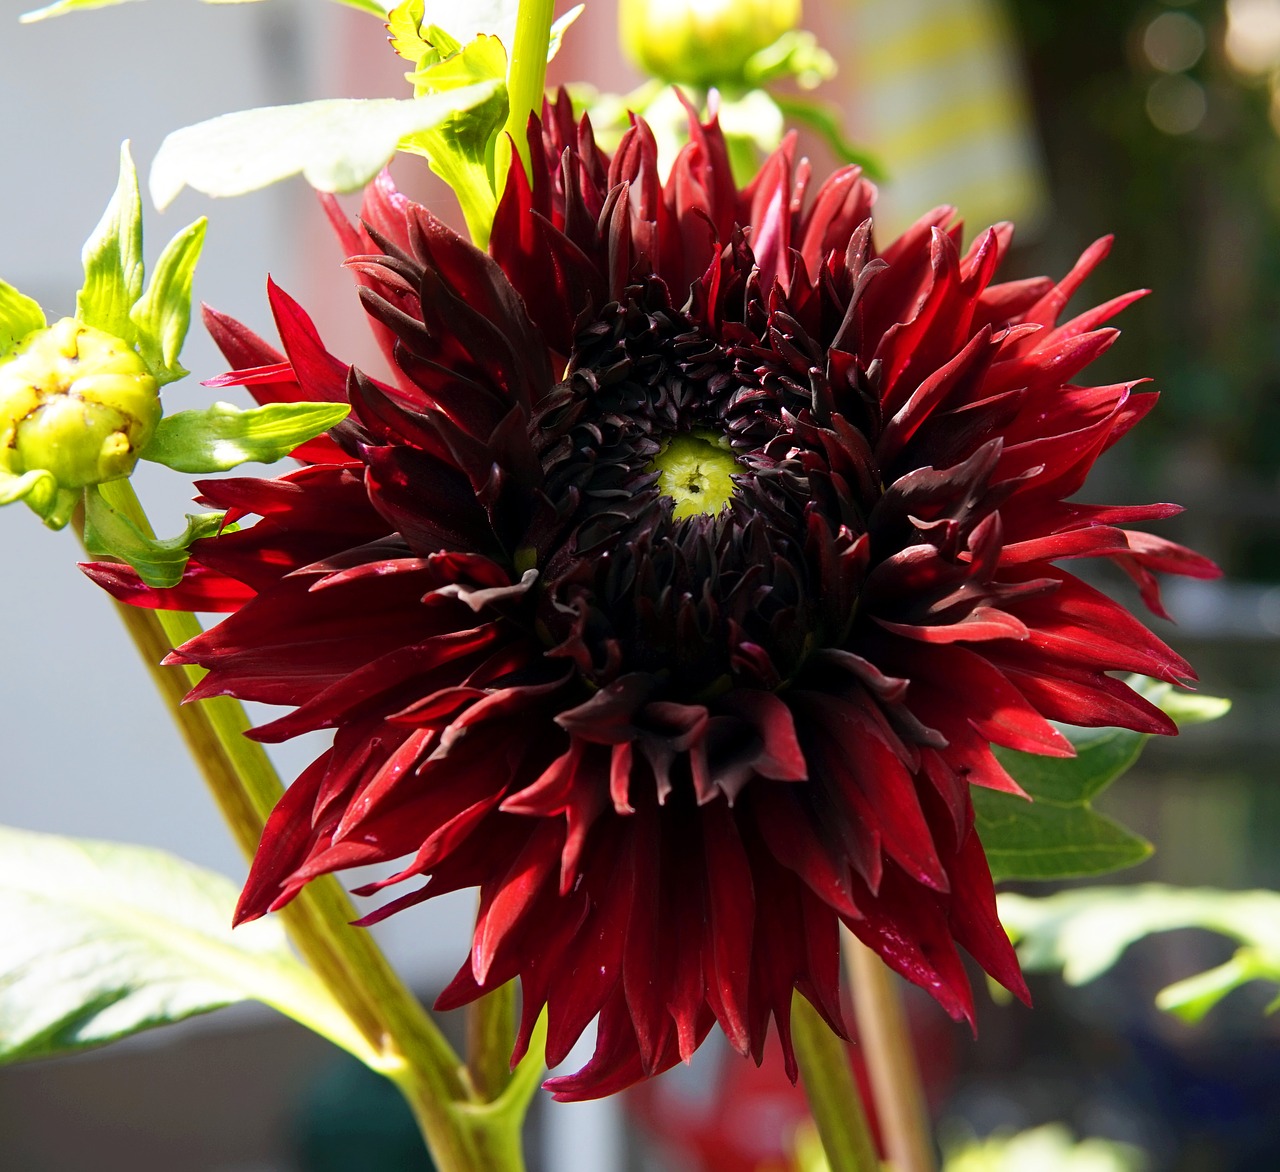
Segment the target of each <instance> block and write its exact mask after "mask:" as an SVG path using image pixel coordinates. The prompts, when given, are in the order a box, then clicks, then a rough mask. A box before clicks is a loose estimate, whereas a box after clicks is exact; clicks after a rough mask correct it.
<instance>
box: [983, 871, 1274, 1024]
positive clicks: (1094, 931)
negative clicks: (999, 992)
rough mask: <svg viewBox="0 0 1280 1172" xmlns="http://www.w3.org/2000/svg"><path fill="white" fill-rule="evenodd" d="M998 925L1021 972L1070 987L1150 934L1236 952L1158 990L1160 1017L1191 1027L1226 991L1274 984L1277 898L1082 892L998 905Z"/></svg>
mask: <svg viewBox="0 0 1280 1172" xmlns="http://www.w3.org/2000/svg"><path fill="white" fill-rule="evenodd" d="M999 907H1000V920H1001V922H1002V923H1003V924H1004V926H1005V930H1006V931H1007V932H1008V933H1009V935H1010V937H1011V938H1012V939H1013V941H1014V943H1015V944H1016V945H1017V946H1018V957H1019V959H1020V960H1021V961H1022V966H1023V968H1024V969H1027V970H1028V971H1031V972H1044V971H1056V970H1061V971H1062V976H1063V979H1064V980H1065V981H1066V982H1067V983H1068V984H1070V985H1083V984H1086V983H1087V982H1089V981H1092V980H1095V979H1096V978H1098V977H1100V976H1101V975H1102V974H1103V973H1105V972H1106V971H1107V970H1108V969H1109V968H1111V967H1112V965H1114V964H1115V963H1116V962H1117V961H1118V960H1119V959H1120V957H1121V956H1122V955H1123V954H1124V951H1125V949H1127V948H1128V947H1129V946H1130V945H1132V944H1134V943H1136V942H1137V941H1139V940H1142V939H1143V938H1145V937H1147V936H1150V935H1152V934H1153V933H1155V932H1170V931H1173V930H1174V929H1177V928H1204V929H1207V930H1208V931H1211V932H1218V933H1220V934H1222V935H1224V936H1228V937H1230V938H1231V939H1233V940H1235V941H1237V942H1238V943H1239V944H1240V945H1241V947H1240V949H1239V951H1237V952H1236V954H1235V956H1234V957H1232V958H1231V960H1229V961H1227V963H1226V964H1223V965H1220V966H1218V967H1217V968H1214V969H1211V970H1209V971H1208V972H1204V973H1199V974H1195V975H1193V976H1190V977H1187V978H1186V979H1184V980H1181V981H1178V982H1177V983H1176V984H1173V985H1170V986H1169V987H1168V988H1166V989H1164V990H1162V991H1161V992H1160V994H1159V995H1158V996H1157V998H1156V1004H1157V1005H1159V1006H1160V1008H1161V1009H1165V1010H1168V1011H1170V1012H1172V1013H1176V1014H1178V1016H1180V1017H1183V1018H1185V1019H1186V1020H1188V1021H1197V1020H1199V1019H1200V1018H1201V1017H1203V1016H1204V1015H1205V1014H1206V1013H1207V1012H1208V1011H1209V1010H1210V1009H1211V1008H1213V1006H1214V1005H1216V1004H1217V1003H1218V1002H1219V1001H1221V1000H1222V998H1223V997H1225V996H1226V995H1227V994H1228V993H1230V992H1231V991H1232V990H1234V989H1236V988H1239V986H1241V985H1243V984H1246V983H1248V982H1249V981H1257V980H1265V981H1270V982H1273V983H1276V984H1280V894H1278V893H1276V892H1274V891H1217V890H1214V889H1212V888H1192V887H1170V886H1166V885H1164V884H1159V883H1145V884H1140V885H1137V886H1133V887H1086V888H1084V889H1082V890H1079V891H1064V892H1060V893H1059V894H1057V895H1050V896H1046V897H1044V898H1040V899H1032V898H1030V897H1028V896H1025V895H1014V894H1011V893H1006V894H1003V895H1001V896H1000V897H999Z"/></svg>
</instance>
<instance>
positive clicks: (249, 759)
mask: <svg viewBox="0 0 1280 1172" xmlns="http://www.w3.org/2000/svg"><path fill="white" fill-rule="evenodd" d="M103 491H105V492H107V493H109V503H110V504H111V505H112V506H113V507H114V508H116V509H118V510H120V511H122V512H123V513H125V515H126V516H128V517H129V519H130V520H131V521H133V523H134V524H135V525H137V526H138V527H139V528H140V529H143V531H144V532H148V533H150V532H151V529H150V524H149V522H148V521H147V518H146V514H145V513H144V512H143V509H142V506H141V504H140V502H139V501H138V498H137V496H136V494H135V493H134V491H133V487H132V485H131V484H130V483H129V482H128V481H127V480H120V481H114V482H112V483H111V484H110V485H108V486H104V490H103ZM116 608H117V611H118V613H119V614H120V616H121V619H122V620H123V622H124V624H125V627H126V629H127V630H128V632H129V634H130V636H131V637H132V638H133V641H134V644H135V645H136V646H137V648H138V650H139V653H140V654H141V655H142V658H143V660H144V662H145V663H146V664H147V667H148V670H149V671H150V672H151V675H152V678H153V680H154V681H155V683H156V686H157V688H158V689H159V691H160V694H161V696H162V697H163V698H164V701H165V704H166V706H167V707H168V708H169V711H170V713H171V714H172V716H173V718H174V720H175V721H176V723H177V725H178V727H179V729H180V731H181V732H182V735H183V738H184V739H185V740H186V742H187V746H188V748H189V749H190V750H191V753H192V756H193V757H194V759H195V760H196V762H197V764H198V765H199V766H200V769H201V772H202V773H203V774H204V777H205V780H206V782H207V783H208V785H209V788H210V790H211V792H212V793H213V796H214V799H215V801H216V802H217V804H218V808H219V810H220V811H221V813H222V815H223V818H224V819H225V820H226V822H227V825H228V826H229V827H230V829H231V832H232V835H233V836H234V837H235V839H236V842H237V843H238V844H239V846H240V848H241V850H243V851H244V853H245V855H246V856H247V857H249V858H252V857H253V854H254V852H255V851H256V850H257V848H258V843H259V840H260V839H261V836H262V828H263V825H264V824H265V822H266V818H267V815H268V814H269V813H270V812H271V810H272V808H273V807H274V806H275V804H276V802H277V801H278V800H279V799H280V796H281V795H282V794H283V793H284V786H283V785H282V784H281V782H280V778H279V776H278V775H277V773H276V771H275V767H274V766H273V765H272V764H271V761H270V759H269V758H268V757H267V755H266V753H265V751H264V750H263V748H262V746H261V745H259V744H257V743H256V742H254V741H251V740H249V739H248V738H247V737H245V736H244V733H245V731H246V730H247V729H248V728H249V727H250V724H249V720H248V717H247V716H246V714H245V711H244V708H243V707H242V705H241V704H240V702H239V701H237V700H233V699H230V698H229V697H216V698H212V699H208V700H202V701H201V702H200V703H198V704H184V703H183V698H184V697H185V696H186V694H187V692H188V691H189V690H190V688H191V687H193V686H194V685H195V684H196V683H198V682H199V680H200V678H201V677H202V676H203V675H204V674H205V673H204V669H202V668H199V667H195V666H190V665H186V666H182V667H179V668H177V669H176V670H174V669H171V668H165V667H162V666H160V662H161V660H162V659H163V658H164V657H165V655H167V654H168V652H169V651H170V650H171V649H172V648H173V647H176V646H179V645H180V644H182V643H185V642H186V641H187V640H188V639H191V638H194V637H195V636H196V635H198V634H199V633H200V631H201V627H200V623H199V620H198V619H197V618H196V617H195V615H193V614H190V613H187V612H184V611H157V610H143V609H140V608H137V607H133V606H126V605H123V604H119V603H117V604H116ZM280 915H281V917H282V919H283V920H284V923H285V926H286V929H287V930H288V932H289V936H290V938H291V939H292V941H293V943H294V945H295V946H296V947H297V949H298V951H299V952H300V953H301V954H302V956H303V957H304V958H305V959H306V961H307V962H308V963H309V964H310V965H311V967H312V968H313V969H314V970H315V972H316V974H317V975H318V976H319V977H320V979H321V980H322V981H323V982H324V984H325V986H326V988H327V989H328V990H329V992H330V993H331V994H332V995H333V997H334V999H335V1000H336V1001H337V1002H338V1004H339V1005H341V1007H342V1008H343V1010H344V1011H345V1012H346V1013H347V1015H348V1016H349V1017H350V1018H351V1021H352V1023H353V1025H354V1026H355V1028H356V1029H357V1030H358V1031H359V1033H360V1035H361V1037H362V1038H363V1039H364V1041H365V1042H366V1043H367V1045H368V1048H369V1052H368V1053H362V1054H359V1055H357V1056H358V1057H360V1058H361V1059H362V1060H363V1061H365V1062H367V1063H368V1064H369V1065H371V1066H373V1067H374V1068H375V1069H377V1070H379V1071H381V1072H382V1073H383V1074H385V1075H386V1076H387V1077H388V1078H390V1079H391V1080H392V1081H393V1082H394V1083H396V1085H397V1086H398V1087H399V1088H400V1090H401V1092H402V1093H403V1094H404V1095H405V1097H406V1099H407V1100H408V1101H409V1105H410V1107H411V1108H412V1110H413V1113H414V1116H415V1118H416V1119H417V1120H418V1123H419V1126H420V1128H421V1130H422V1132H423V1136H424V1138H425V1140H426V1142H427V1146H428V1147H429V1148H430V1150H431V1152H432V1155H433V1157H434V1158H435V1160H436V1163H437V1165H438V1166H439V1167H440V1169H441V1172H474V1170H475V1169H479V1168H485V1169H489V1168H492V1169H495V1170H497V1172H507V1170H510V1172H518V1170H519V1169H521V1168H522V1167H523V1163H522V1162H520V1161H519V1159H518V1156H519V1143H518V1136H519V1126H520V1124H519V1119H518V1118H517V1119H515V1120H514V1130H515V1134H516V1137H517V1138H516V1140H515V1141H511V1140H510V1138H509V1137H507V1138H505V1139H498V1138H495V1137H486V1136H485V1134H484V1132H485V1127H484V1126H478V1123H479V1122H480V1121H479V1120H478V1119H477V1118H476V1117H474V1116H472V1115H460V1114H459V1113H458V1108H459V1106H460V1105H466V1106H472V1105H473V1104H474V1098H475V1097H474V1095H473V1092H472V1090H471V1088H470V1087H469V1086H468V1085H467V1081H466V1080H465V1079H464V1076H463V1074H464V1070H465V1068H464V1066H463V1064H462V1062H461V1060H460V1059H459V1058H458V1056H457V1055H456V1054H455V1053H454V1051H453V1049H452V1047H451V1046H450V1045H449V1043H448V1042H447V1041H446V1040H445V1038H444V1035H443V1034H441V1033H440V1031H439V1029H438V1027H437V1026H436V1025H435V1023H434V1022H433V1021H432V1020H431V1018H430V1016H429V1015H428V1014H427V1013H426V1011H425V1010H424V1009H423V1007H422V1005H421V1003H420V1002H419V1001H418V999H417V998H416V997H415V996H414V995H413V993H412V992H411V991H410V990H409V989H408V988H406V987H405V985H404V983H403V982H402V981H401V980H400V978H399V977H398V976H397V975H396V973H395V971H394V970H393V969H392V968H391V966H390V964H389V963H388V962H387V959H386V957H385V956H384V955H383V953H382V950H381V949H380V948H379V947H378V945H377V943H376V942H375V941H374V939H373V937H372V935H371V934H370V933H368V932H364V931H360V930H353V929H352V928H351V926H350V924H351V921H352V920H354V919H355V918H356V917H357V915H358V913H357V912H356V909H355V908H354V906H353V905H352V904H351V901H350V899H349V898H348V896H347V894H346V892H345V891H344V890H343V889H342V887H341V886H340V885H339V883H338V882H337V880H336V879H334V878H333V877H332V876H326V877H325V878H324V879H322V880H319V881H317V882H316V883H313V884H310V885H309V886H308V888H307V890H306V891H304V892H303V893H302V894H301V895H300V896H299V898H298V899H296V900H294V901H293V902H292V903H291V904H290V905H289V906H288V907H286V908H284V909H282V910H281V912H280ZM507 996H508V998H509V997H510V994H509V993H508V994H507ZM536 1053H537V1055H538V1058H537V1059H536V1060H534V1064H535V1065H537V1063H538V1062H540V1056H541V1050H537V1051H536ZM530 1058H531V1060H532V1059H533V1053H531V1055H530ZM540 1069H541V1068H540V1065H539V1066H537V1070H540ZM537 1070H535V1071H534V1075H533V1077H534V1078H535V1080H536V1076H537ZM508 1082H510V1077H509V1076H508ZM535 1085H536V1082H535ZM489 1097H490V1096H484V1098H485V1099H486V1100H487V1099H488V1098H489ZM526 1101H527V1100H526ZM477 1105H478V1104H477ZM493 1118H494V1121H495V1122H503V1120H502V1118H501V1117H500V1116H496V1115H495V1116H494V1117H493ZM505 1123H506V1126H505V1127H500V1128H499V1129H498V1130H499V1131H505V1130H511V1126H512V1121H510V1120H507V1121H505ZM513 1142H514V1144H515V1146H514V1148H513V1147H512V1143H513ZM495 1144H496V1148H495ZM490 1149H494V1150H490ZM513 1151H514V1152H515V1157H513V1156H512V1154H511V1153H512V1152H513ZM502 1153H505V1154H504V1155H502V1158H501V1159H499V1155H500V1154H502Z"/></svg>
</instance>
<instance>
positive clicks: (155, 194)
mask: <svg viewBox="0 0 1280 1172" xmlns="http://www.w3.org/2000/svg"><path fill="white" fill-rule="evenodd" d="M496 86H497V83H495V82H485V83H482V84H480V85H475V86H468V87H465V88H462V89H456V90H451V91H450V92H449V93H446V94H438V95H433V96H431V97H425V98H417V99H414V98H410V99H406V100H403V101H399V100H396V99H393V98H374V99H361V98H331V99H325V100H322V101H318V102H303V103H302V104H301V105H297V106H268V107H264V108H262V109H258V110H241V111H239V112H237V113H234V114H223V115H222V116H221V117H218V118H213V119H210V120H209V121H208V122H200V123H198V124H196V125H195V126H188V127H186V128H184V129H182V130H175V131H174V132H173V133H172V134H170V135H169V136H168V137H167V138H166V139H165V140H164V142H163V143H161V144H160V150H159V152H158V153H157V155H156V158H155V162H153V163H152V165H151V181H150V186H151V198H152V199H153V200H154V201H155V203H156V206H157V207H159V208H165V207H167V206H168V205H169V204H170V203H172V202H173V200H174V199H175V198H176V196H177V195H178V193H179V192H180V191H181V190H182V189H183V187H186V186H190V187H194V188H195V189H196V190H197V191H202V192H204V193H205V194H206V195H213V196H224V195H243V194H244V193H245V192H249V191H257V190H258V189H259V188H262V187H267V186H269V185H270V184H272V183H278V182H279V181H280V180H282V179H287V178H289V177H290V176H291V175H296V174H298V173H299V172H301V173H302V174H303V175H304V176H305V177H306V179H307V181H308V182H309V183H310V184H311V185H312V186H313V187H316V188H319V189H320V190H321V191H355V190H357V189H358V188H360V187H363V186H364V185H365V184H366V183H368V182H369V180H371V179H372V178H373V177H374V176H375V175H376V174H377V173H378V171H379V170H381V168H382V167H383V166H384V165H385V164H386V162H387V161H388V160H389V159H390V158H391V156H392V155H393V154H394V153H395V150H396V144H397V143H399V141H400V140H401V139H402V138H404V137H405V136H406V135H411V134H414V133H417V132H419V131H422V130H425V129H428V128H430V127H433V126H437V125H439V124H440V123H441V122H443V121H445V120H446V119H449V118H451V117H453V116H454V115H456V114H457V112H458V111H460V110H467V109H469V108H471V107H472V106H475V105H477V104H479V103H482V102H485V101H487V100H489V99H491V98H492V96H493V93H494V90H495V88H496Z"/></svg>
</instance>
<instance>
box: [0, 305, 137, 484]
mask: <svg viewBox="0 0 1280 1172" xmlns="http://www.w3.org/2000/svg"><path fill="white" fill-rule="evenodd" d="M160 414H161V408H160V396H159V386H158V384H157V383H156V380H155V379H154V378H153V377H152V376H151V374H150V372H149V371H148V370H147V367H146V364H145V363H144V362H143V361H142V359H141V358H139V357H138V355H137V354H136V353H135V352H134V350H133V349H132V348H131V347H130V346H128V345H127V344H126V343H124V342H122V341H121V340H120V339H119V338H115V337H112V336H111V335H110V334H107V333H104V332H103V331H102V330H98V329H94V328H93V327H92V326H87V325H84V324H83V323H81V322H78V321H76V320H74V319H73V318H69V317H64V318H63V319H62V320H61V321H59V322H56V323H54V324H53V325H52V326H50V327H49V328H48V329H44V330H37V331H36V332H35V333H34V334H32V335H31V336H30V337H29V338H28V339H27V341H26V342H25V343H24V345H23V346H22V347H21V348H20V349H19V350H18V351H17V352H16V353H15V354H14V356H13V357H12V358H11V359H10V360H9V361H7V362H4V363H0V469H3V470H4V471H6V472H9V473H11V474H12V475H15V476H21V475H22V474H23V473H25V472H31V471H35V470H43V471H45V472H48V473H50V474H51V475H52V476H53V477H54V479H55V480H56V481H57V482H58V487H59V488H62V489H79V488H83V487H85V486H86V485H90V484H102V483H103V482H105V481H108V480H118V479H120V478H121V477H124V476H128V475H129V474H130V473H131V472H132V471H133V466H134V465H135V464H136V463H137V462H138V454H139V452H141V450H142V449H143V448H144V447H145V446H146V444H147V442H148V441H149V440H150V439H151V435H152V433H153V432H154V431H155V428H156V424H157V423H158V422H159V421H160Z"/></svg>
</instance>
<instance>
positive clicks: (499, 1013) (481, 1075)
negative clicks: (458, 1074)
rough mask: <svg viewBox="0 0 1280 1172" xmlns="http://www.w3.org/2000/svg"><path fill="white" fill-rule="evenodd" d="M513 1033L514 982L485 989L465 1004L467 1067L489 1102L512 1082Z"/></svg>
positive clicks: (477, 1086) (482, 1095)
mask: <svg viewBox="0 0 1280 1172" xmlns="http://www.w3.org/2000/svg"><path fill="white" fill-rule="evenodd" d="M515 1036H516V983H515V982H514V981H508V982H507V983H506V984H505V985H502V986H501V987H500V988H497V989H495V990H494V991H493V992H492V993H486V994H485V995H484V996H483V997H481V998H480V1000H479V1001H473V1002H472V1003H471V1004H470V1005H468V1006H467V1069H468V1071H469V1072H470V1074H471V1085H472V1086H473V1087H474V1088H475V1091H476V1094H477V1095H478V1096H479V1098H480V1099H481V1100H483V1101H484V1102H486V1103H488V1102H492V1101H493V1100H494V1099H496V1098H497V1097H498V1096H499V1095H501V1094H502V1092H503V1091H505V1090H506V1088H507V1085H508V1084H509V1083H510V1082H511V1047H512V1044H513V1043H514V1042H515Z"/></svg>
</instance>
